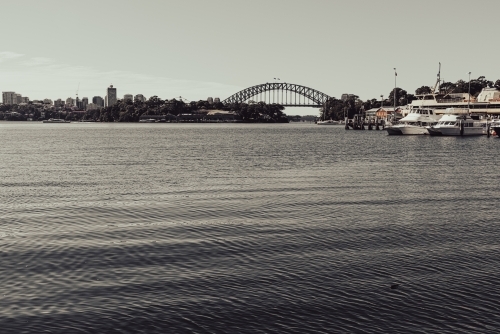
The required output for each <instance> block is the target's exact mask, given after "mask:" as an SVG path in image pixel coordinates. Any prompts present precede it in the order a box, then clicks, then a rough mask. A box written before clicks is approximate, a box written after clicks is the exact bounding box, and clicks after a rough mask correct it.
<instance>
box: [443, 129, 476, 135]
mask: <svg viewBox="0 0 500 334" xmlns="http://www.w3.org/2000/svg"><path fill="white" fill-rule="evenodd" d="M441 134H442V135H443V136H482V135H483V134H484V129H483V128H465V129H464V131H463V134H462V133H460V128H458V127H453V128H451V127H450V128H441Z"/></svg>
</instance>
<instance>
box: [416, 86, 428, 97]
mask: <svg viewBox="0 0 500 334" xmlns="http://www.w3.org/2000/svg"><path fill="white" fill-rule="evenodd" d="M430 93H432V89H431V87H429V86H422V87H420V88H417V89H416V90H415V95H423V94H430Z"/></svg>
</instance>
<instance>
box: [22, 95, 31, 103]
mask: <svg viewBox="0 0 500 334" xmlns="http://www.w3.org/2000/svg"><path fill="white" fill-rule="evenodd" d="M21 100H22V101H21V102H22V103H26V104H28V103H29V102H30V99H29V97H27V96H23V97H22V98H21Z"/></svg>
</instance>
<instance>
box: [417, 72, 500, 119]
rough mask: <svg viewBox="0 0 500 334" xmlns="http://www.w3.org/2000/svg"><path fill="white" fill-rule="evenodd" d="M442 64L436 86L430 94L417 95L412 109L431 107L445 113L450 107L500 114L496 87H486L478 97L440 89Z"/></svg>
mask: <svg viewBox="0 0 500 334" xmlns="http://www.w3.org/2000/svg"><path fill="white" fill-rule="evenodd" d="M440 83H441V64H439V73H438V75H437V81H436V83H435V85H434V87H431V93H430V94H421V95H415V97H416V98H417V99H416V100H413V101H412V102H411V104H410V109H419V108H420V109H421V108H430V109H433V110H435V112H436V114H445V113H446V109H448V108H460V109H469V114H472V115H474V114H481V115H500V91H499V90H498V89H497V88H494V87H486V88H483V90H482V91H481V92H480V93H479V95H478V96H477V97H473V96H470V95H469V93H453V92H450V93H443V92H441V89H440V86H439V85H440Z"/></svg>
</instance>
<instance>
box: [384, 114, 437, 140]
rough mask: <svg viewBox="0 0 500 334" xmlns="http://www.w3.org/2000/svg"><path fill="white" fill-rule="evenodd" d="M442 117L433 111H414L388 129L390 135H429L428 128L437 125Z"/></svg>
mask: <svg viewBox="0 0 500 334" xmlns="http://www.w3.org/2000/svg"><path fill="white" fill-rule="evenodd" d="M440 118H441V115H436V113H435V112H434V110H432V109H412V110H410V112H409V113H408V115H406V116H405V117H403V118H402V119H400V120H399V123H397V124H395V125H391V126H388V127H386V128H385V129H386V130H387V133H388V134H389V135H427V134H429V132H428V131H427V127H428V126H431V125H434V124H436V123H437V122H438V121H439V119H440Z"/></svg>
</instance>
